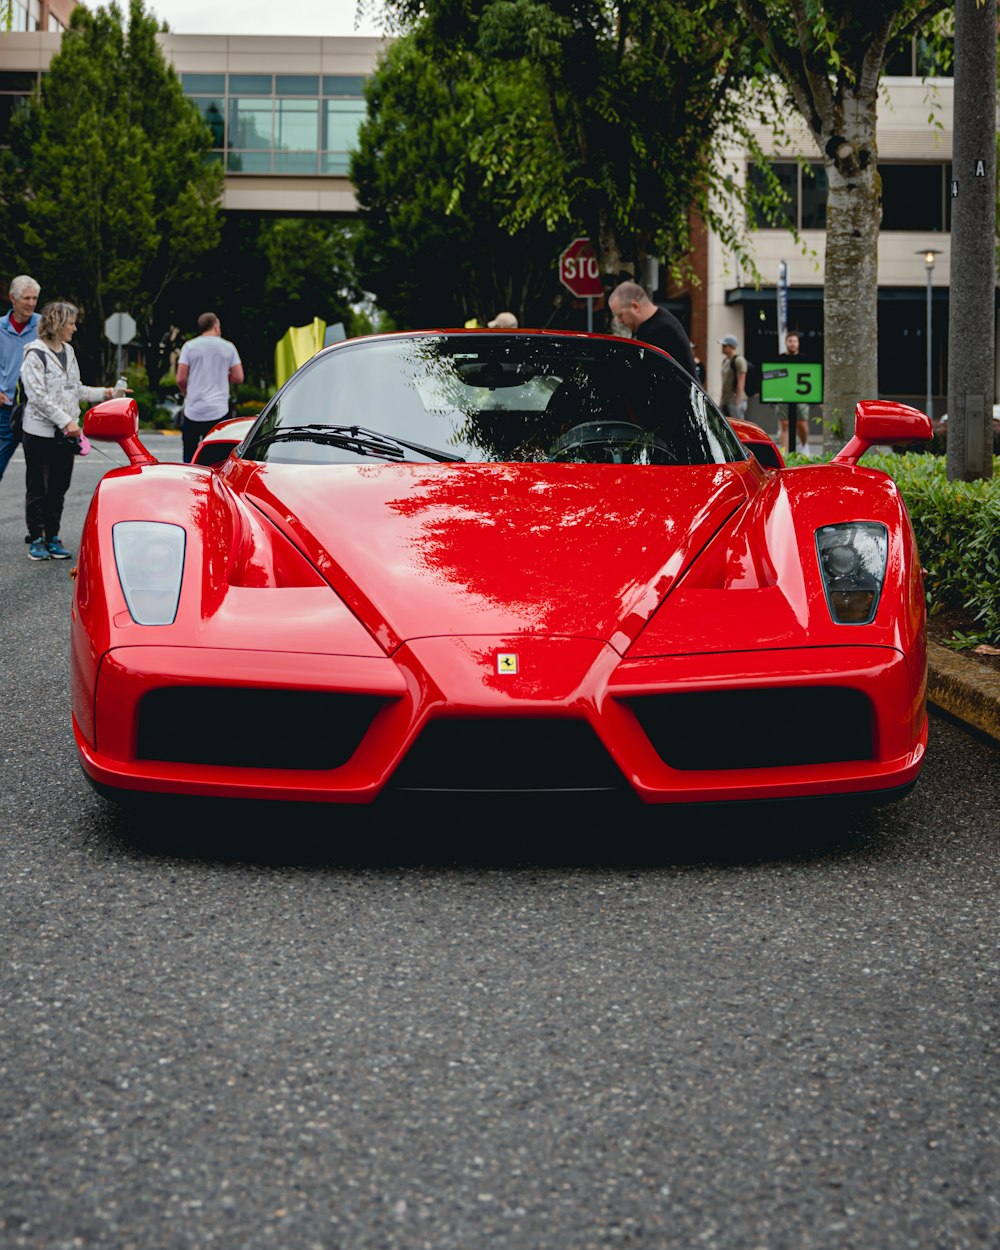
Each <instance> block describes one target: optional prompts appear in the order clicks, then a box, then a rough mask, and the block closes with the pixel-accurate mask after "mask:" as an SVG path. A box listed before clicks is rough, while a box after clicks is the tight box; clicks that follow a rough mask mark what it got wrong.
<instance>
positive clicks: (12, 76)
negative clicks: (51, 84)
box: [0, 70, 38, 95]
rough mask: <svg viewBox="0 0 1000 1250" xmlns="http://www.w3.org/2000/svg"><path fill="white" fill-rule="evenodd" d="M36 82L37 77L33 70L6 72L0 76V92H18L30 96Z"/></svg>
mask: <svg viewBox="0 0 1000 1250" xmlns="http://www.w3.org/2000/svg"><path fill="white" fill-rule="evenodd" d="M37 82H38V75H37V74H36V73H35V72H34V70H16V71H11V70H8V71H7V72H6V73H3V74H0V91H19V92H24V93H25V94H26V95H30V93H31V92H32V91H34V89H35V84H36V83H37Z"/></svg>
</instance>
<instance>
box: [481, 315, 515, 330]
mask: <svg viewBox="0 0 1000 1250" xmlns="http://www.w3.org/2000/svg"><path fill="white" fill-rule="evenodd" d="M486 325H487V328H488V329H490V330H516V329H517V318H516V317H515V316H514V314H513V313H512V312H498V313H497V315H496V316H495V317H494V318H493V320H492V321H487V323H486Z"/></svg>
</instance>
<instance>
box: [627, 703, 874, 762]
mask: <svg viewBox="0 0 1000 1250" xmlns="http://www.w3.org/2000/svg"><path fill="white" fill-rule="evenodd" d="M627 703H628V705H629V707H631V709H632V711H633V712H634V713H635V714H636V716H637V717H638V720H639V723H640V725H641V726H642V728H643V730H644V731H645V733H646V736H647V737H648V738H649V740H650V742H651V743H652V745H653V749H654V750H655V751H656V753H657V755H659V757H660V758H661V759H662V760H663V762H664V763H665V764H669V766H670V767H671V768H677V769H690V770H702V771H703V770H707V769H712V768H782V767H788V766H790V765H794V764H833V763H843V762H845V761H847V760H870V759H872V758H873V734H872V712H871V704H870V703H869V702H868V699H867V698H866V697H865V696H864V695H863V694H862V693H861V692H860V691H858V690H849V689H846V688H843V687H839V686H810V687H801V686H797V687H784V688H774V689H765V690H704V691H685V692H684V693H671V694H654V695H643V696H641V697H637V698H633V699H629V700H627Z"/></svg>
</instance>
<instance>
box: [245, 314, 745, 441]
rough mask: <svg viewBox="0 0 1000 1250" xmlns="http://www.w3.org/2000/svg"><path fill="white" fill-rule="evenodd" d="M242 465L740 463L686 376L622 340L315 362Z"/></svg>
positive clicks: (394, 349)
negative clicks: (256, 462) (262, 462)
mask: <svg viewBox="0 0 1000 1250" xmlns="http://www.w3.org/2000/svg"><path fill="white" fill-rule="evenodd" d="M244 455H245V456H246V457H247V458H248V459H251V460H266V461H268V462H278V463H307V464H330V463H351V464H357V463H359V462H363V461H379V460H391V461H399V460H406V461H414V462H417V463H422V462H427V461H441V460H467V461H573V462H586V463H590V464H649V465H670V464H717V463H722V462H724V461H728V460H744V459H745V458H746V452H745V451H744V449H743V447H742V445H741V444H740V442H739V440H738V439H737V438H736V435H735V434H734V433H733V431H732V430H731V428H730V427H729V425H728V424H727V422H726V421H725V420H724V418H723V417H722V416H721V414H720V413H719V411H718V409H717V408H716V407H715V406H714V404H713V403H712V401H711V400H710V399H709V398H708V396H707V395H706V394H705V392H704V391H703V390H701V388H700V387H699V386H697V385H696V384H695V383H694V382H693V381H692V380H691V378H690V376H689V375H688V374H687V373H686V372H685V371H684V370H683V369H680V368H679V367H678V366H677V365H675V364H674V363H673V362H672V361H671V360H669V359H667V357H665V356H663V355H661V354H660V353H659V352H656V351H654V350H652V349H650V348H649V347H648V346H647V345H645V344H642V343H639V342H636V341H634V340H628V339H617V340H615V339H600V338H587V337H584V336H573V335H557V334H497V333H495V332H491V333H487V334H475V333H472V334H434V333H429V334H414V335H412V336H409V335H387V336H386V337H385V338H372V339H365V340H359V341H358V342H357V343H355V344H350V345H347V346H344V347H337V348H334V349H332V350H330V351H327V352H324V353H322V354H320V355H318V356H316V357H315V358H314V359H313V360H312V361H310V362H309V363H308V364H307V365H305V366H304V367H303V368H302V369H300V370H299V371H298V372H297V373H296V374H295V375H294V376H293V377H292V378H291V379H290V380H289V382H288V383H287V385H286V386H285V387H284V388H283V389H282V390H281V391H280V392H279V394H278V395H277V396H276V397H275V398H274V400H272V402H271V403H270V404H269V405H268V407H267V408H266V409H265V410H264V412H263V413H262V414H261V418H260V421H259V423H258V424H257V426H256V427H255V428H254V430H253V432H252V435H251V437H250V439H249V441H248V442H247V443H246V445H245V452H244Z"/></svg>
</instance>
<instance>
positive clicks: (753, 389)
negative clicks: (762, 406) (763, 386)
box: [743, 356, 760, 396]
mask: <svg viewBox="0 0 1000 1250" xmlns="http://www.w3.org/2000/svg"><path fill="white" fill-rule="evenodd" d="M743 359H744V360H745V361H746V362H747V376H746V381H745V382H744V383H743V389H744V391H745V392H746V394H747V395H748V396H753V395H759V394H760V365H755V364H754V362H753V361H752V360H751V359H750V358H749V357H748V356H744V357H743Z"/></svg>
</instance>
